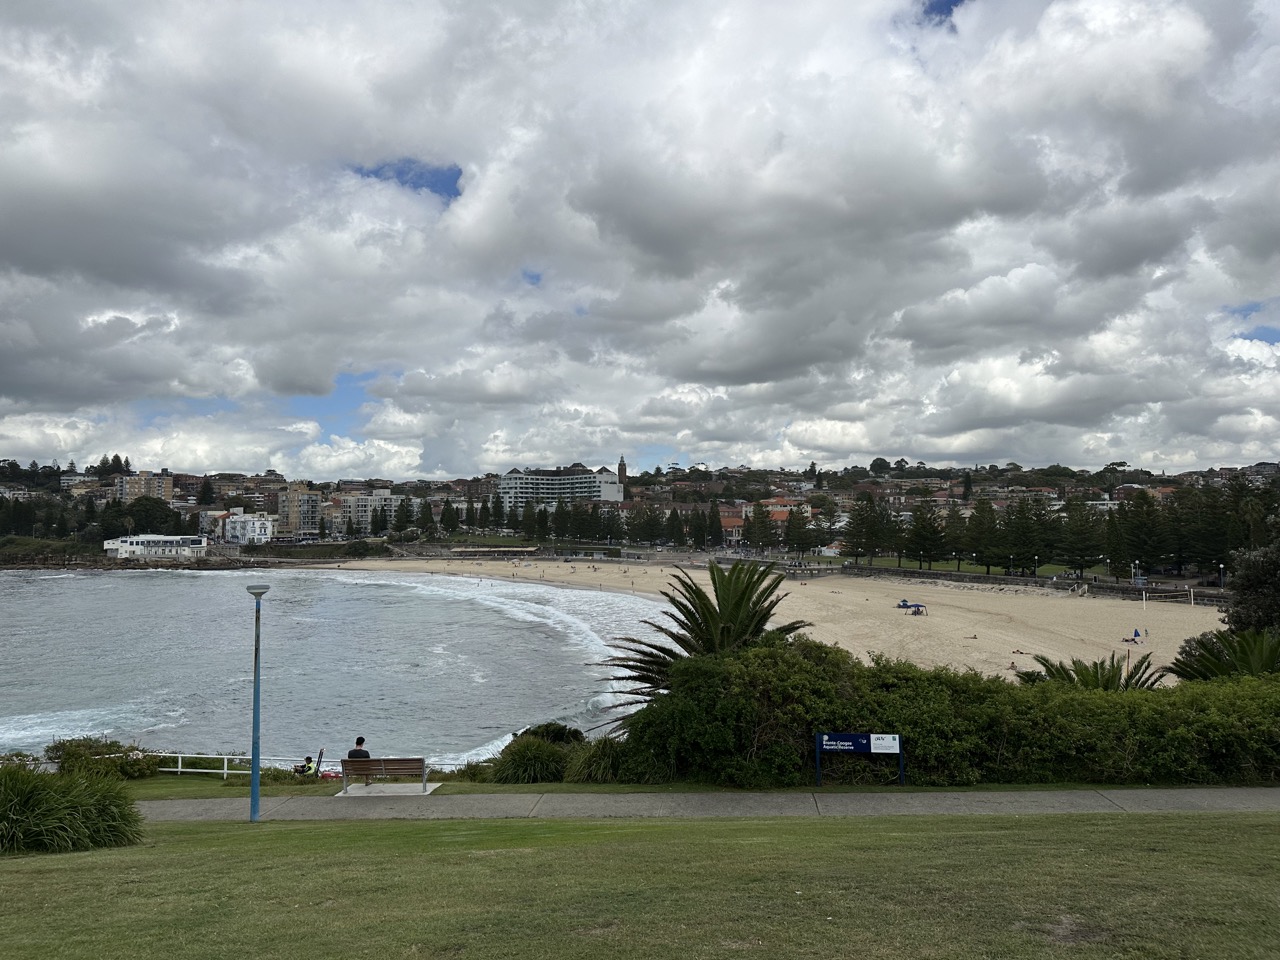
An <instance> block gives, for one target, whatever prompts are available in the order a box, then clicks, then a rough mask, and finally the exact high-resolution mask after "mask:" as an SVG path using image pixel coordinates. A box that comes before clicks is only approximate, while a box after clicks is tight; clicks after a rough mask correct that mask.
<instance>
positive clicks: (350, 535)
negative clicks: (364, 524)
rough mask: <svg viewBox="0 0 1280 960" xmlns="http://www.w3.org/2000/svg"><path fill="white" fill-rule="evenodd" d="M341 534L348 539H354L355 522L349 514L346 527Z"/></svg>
mask: <svg viewBox="0 0 1280 960" xmlns="http://www.w3.org/2000/svg"><path fill="white" fill-rule="evenodd" d="M342 535H343V536H344V537H345V538H346V539H348V540H354V539H355V538H356V524H355V521H354V520H353V519H352V518H351V517H349V516H348V517H347V527H346V529H345V530H344V531H343V533H342Z"/></svg>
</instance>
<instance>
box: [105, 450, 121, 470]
mask: <svg viewBox="0 0 1280 960" xmlns="http://www.w3.org/2000/svg"><path fill="white" fill-rule="evenodd" d="M124 472H125V465H124V461H123V460H121V459H120V454H118V453H115V454H112V455H111V462H110V463H109V464H108V468H107V473H124Z"/></svg>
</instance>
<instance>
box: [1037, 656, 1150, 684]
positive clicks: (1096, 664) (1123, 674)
mask: <svg viewBox="0 0 1280 960" xmlns="http://www.w3.org/2000/svg"><path fill="white" fill-rule="evenodd" d="M1032 659H1034V660H1035V662H1036V663H1038V664H1040V669H1039V670H1019V671H1018V679H1019V680H1020V681H1021V682H1023V683H1040V682H1042V681H1046V680H1047V681H1050V682H1052V683H1070V684H1074V685H1075V686H1077V687H1084V688H1085V689H1087V690H1154V689H1155V688H1156V687H1158V686H1160V681H1161V680H1163V679H1164V675H1165V672H1166V671H1165V670H1156V669H1154V668H1152V666H1151V654H1149V653H1144V654H1143V655H1142V656H1140V657H1139V658H1138V659H1137V660H1135V661H1134V662H1133V665H1132V666H1129V667H1126V665H1125V661H1124V660H1119V659H1117V658H1116V655H1115V651H1114V650H1113V651H1112V652H1111V657H1110V659H1107V660H1094V661H1093V662H1092V663H1088V662H1086V661H1084V660H1081V659H1079V658H1078V657H1077V658H1075V659H1073V660H1072V661H1071V662H1070V663H1067V662H1066V661H1065V660H1058V661H1054V660H1050V659H1049V658H1048V657H1046V656H1045V655H1044V654H1042V653H1037V654H1036V655H1035V657H1033V658H1032Z"/></svg>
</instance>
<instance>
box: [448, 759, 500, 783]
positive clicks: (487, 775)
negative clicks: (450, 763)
mask: <svg viewBox="0 0 1280 960" xmlns="http://www.w3.org/2000/svg"><path fill="white" fill-rule="evenodd" d="M497 760H498V758H497V757H490V758H489V759H488V760H468V761H467V762H466V763H464V764H463V765H462V766H461V767H459V768H458V769H457V770H455V771H454V775H453V776H454V779H455V780H463V781H465V782H467V783H492V782H493V765H494V763H496V762H497Z"/></svg>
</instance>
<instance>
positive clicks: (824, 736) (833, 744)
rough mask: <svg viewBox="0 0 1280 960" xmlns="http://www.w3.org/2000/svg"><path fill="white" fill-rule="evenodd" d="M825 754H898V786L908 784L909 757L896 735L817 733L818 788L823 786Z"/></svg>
mask: <svg viewBox="0 0 1280 960" xmlns="http://www.w3.org/2000/svg"><path fill="white" fill-rule="evenodd" d="M824 753H896V754H897V755H898V784H899V785H900V786H905V785H906V783H907V762H906V759H907V755H906V754H905V753H904V752H903V750H902V738H901V737H899V736H898V734H896V733H815V734H814V735H813V757H814V766H815V767H816V769H817V781H818V783H817V785H818V786H822V755H823V754H824Z"/></svg>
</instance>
